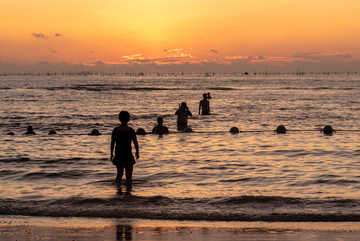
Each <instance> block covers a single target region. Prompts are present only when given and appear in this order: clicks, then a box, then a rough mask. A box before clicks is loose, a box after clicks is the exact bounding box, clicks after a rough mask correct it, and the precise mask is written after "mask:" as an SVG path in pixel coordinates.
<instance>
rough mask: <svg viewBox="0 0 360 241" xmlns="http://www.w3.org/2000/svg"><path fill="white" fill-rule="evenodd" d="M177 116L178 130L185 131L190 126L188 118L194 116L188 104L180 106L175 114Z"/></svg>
mask: <svg viewBox="0 0 360 241" xmlns="http://www.w3.org/2000/svg"><path fill="white" fill-rule="evenodd" d="M175 115H177V117H178V119H177V128H178V130H179V131H182V130H184V129H185V128H186V127H187V125H188V118H189V116H192V113H191V111H190V110H189V108H188V107H187V105H186V102H182V103H181V105H180V106H179V109H178V110H177V111H176V112H175Z"/></svg>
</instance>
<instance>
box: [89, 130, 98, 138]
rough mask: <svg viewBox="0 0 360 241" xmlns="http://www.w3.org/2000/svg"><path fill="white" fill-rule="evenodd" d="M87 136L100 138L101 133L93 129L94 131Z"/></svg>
mask: <svg viewBox="0 0 360 241" xmlns="http://www.w3.org/2000/svg"><path fill="white" fill-rule="evenodd" d="M89 135H90V136H100V135H101V133H100V131H98V130H97V129H94V130H92V131H91V133H90V134H89Z"/></svg>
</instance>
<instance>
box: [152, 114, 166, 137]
mask: <svg viewBox="0 0 360 241" xmlns="http://www.w3.org/2000/svg"><path fill="white" fill-rule="evenodd" d="M163 122H164V119H163V118H162V117H158V118H157V123H158V125H157V126H155V127H154V128H153V129H152V133H153V134H159V135H163V134H169V129H168V128H167V127H166V126H164V125H163Z"/></svg>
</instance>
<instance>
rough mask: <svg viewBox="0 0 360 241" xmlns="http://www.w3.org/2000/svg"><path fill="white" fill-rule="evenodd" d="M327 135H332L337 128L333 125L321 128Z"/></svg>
mask: <svg viewBox="0 0 360 241" xmlns="http://www.w3.org/2000/svg"><path fill="white" fill-rule="evenodd" d="M321 131H322V132H324V134H325V135H331V134H332V133H333V132H335V130H334V129H333V128H332V127H331V126H325V127H324V129H322V130H321Z"/></svg>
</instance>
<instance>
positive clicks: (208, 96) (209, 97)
mask: <svg viewBox="0 0 360 241" xmlns="http://www.w3.org/2000/svg"><path fill="white" fill-rule="evenodd" d="M207 98H208V99H209V100H210V99H212V97H211V95H210V92H208V93H207Z"/></svg>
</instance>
